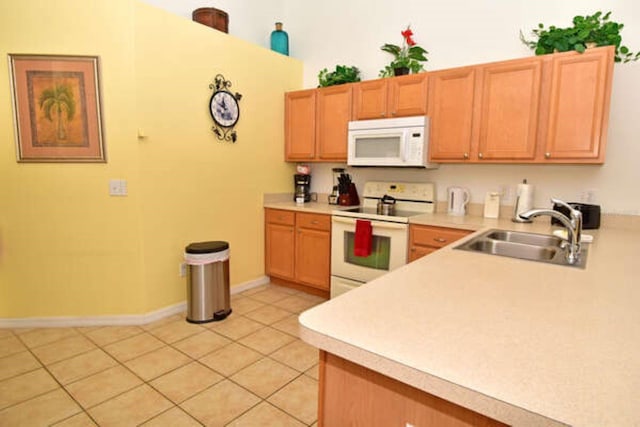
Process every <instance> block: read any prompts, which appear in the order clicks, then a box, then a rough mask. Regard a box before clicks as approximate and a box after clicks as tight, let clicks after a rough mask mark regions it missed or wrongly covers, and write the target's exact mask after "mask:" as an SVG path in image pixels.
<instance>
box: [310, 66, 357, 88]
mask: <svg viewBox="0 0 640 427" xmlns="http://www.w3.org/2000/svg"><path fill="white" fill-rule="evenodd" d="M359 81H360V70H358V68H357V67H348V66H346V65H336V69H335V71H329V70H327V69H326V68H324V69H322V70H320V73H319V74H318V83H319V84H318V87H326V86H334V85H342V84H345V83H353V82H359Z"/></svg>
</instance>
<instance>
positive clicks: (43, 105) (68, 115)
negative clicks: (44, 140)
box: [38, 83, 76, 141]
mask: <svg viewBox="0 0 640 427" xmlns="http://www.w3.org/2000/svg"><path fill="white" fill-rule="evenodd" d="M38 103H39V104H40V109H41V110H42V111H43V112H44V116H45V117H46V118H47V120H49V121H50V122H53V120H54V119H55V120H56V126H57V138H58V140H63V141H64V140H65V139H66V138H67V123H68V122H69V121H71V120H73V116H74V115H75V113H76V100H75V98H74V96H73V90H72V89H71V86H70V85H69V84H66V83H56V84H54V85H53V86H52V87H48V88H46V89H44V90H43V91H42V93H41V94H40V97H39V99H38Z"/></svg>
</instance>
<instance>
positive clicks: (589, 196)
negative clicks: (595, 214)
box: [582, 189, 596, 203]
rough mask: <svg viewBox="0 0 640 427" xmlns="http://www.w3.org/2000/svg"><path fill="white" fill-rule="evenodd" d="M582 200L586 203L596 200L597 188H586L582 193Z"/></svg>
mask: <svg viewBox="0 0 640 427" xmlns="http://www.w3.org/2000/svg"><path fill="white" fill-rule="evenodd" d="M582 201H583V202H584V203H594V202H595V201H596V190H594V189H589V190H584V193H583V195H582Z"/></svg>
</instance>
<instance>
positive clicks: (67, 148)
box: [9, 54, 106, 163]
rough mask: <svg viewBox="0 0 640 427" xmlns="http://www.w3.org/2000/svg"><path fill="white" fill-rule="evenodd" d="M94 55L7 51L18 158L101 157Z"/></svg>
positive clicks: (103, 159) (69, 160) (76, 159)
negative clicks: (13, 52)
mask: <svg viewBox="0 0 640 427" xmlns="http://www.w3.org/2000/svg"><path fill="white" fill-rule="evenodd" d="M99 65H100V64H99V57H97V56H71V55H26V54H9V69H10V75H11V97H12V101H13V113H14V127H15V134H16V154H17V161H18V162H33V163H36V162H41V163H42V162H66V163H87V162H96V163H106V155H105V147H104V135H103V127H102V117H101V116H102V115H101V96H100V75H99Z"/></svg>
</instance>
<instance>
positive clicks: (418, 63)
mask: <svg viewBox="0 0 640 427" xmlns="http://www.w3.org/2000/svg"><path fill="white" fill-rule="evenodd" d="M400 34H402V46H398V45H395V44H390V43H385V44H384V45H382V47H381V48H380V49H382V50H383V51H385V52H388V53H390V54H392V55H393V56H394V59H393V61H391V62H390V63H389V65H386V66H385V67H384V68H383V69H382V70H380V73H379V77H391V76H398V75H403V74H409V73H410V72H411V73H419V72H420V71H422V70H424V67H423V65H422V63H423V62H426V61H428V59H427V57H426V54H428V53H429V52H427V51H426V50H424V49H423V48H422V47H420V46H418V45H417V44H416V42H415V41H414V40H413V31H411V27H410V26H407V29H406V30H404V31H401V32H400Z"/></svg>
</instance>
